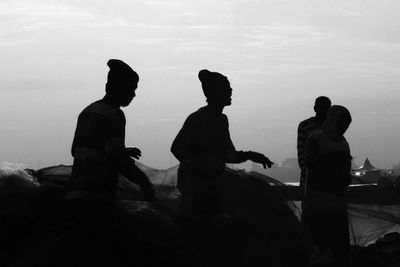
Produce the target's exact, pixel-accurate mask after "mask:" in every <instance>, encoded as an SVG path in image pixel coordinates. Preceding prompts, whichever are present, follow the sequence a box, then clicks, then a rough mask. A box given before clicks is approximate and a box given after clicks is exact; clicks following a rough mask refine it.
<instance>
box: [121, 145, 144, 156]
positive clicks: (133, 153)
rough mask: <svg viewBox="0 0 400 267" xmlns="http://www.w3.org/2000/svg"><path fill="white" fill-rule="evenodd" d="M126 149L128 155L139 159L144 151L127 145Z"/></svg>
mask: <svg viewBox="0 0 400 267" xmlns="http://www.w3.org/2000/svg"><path fill="white" fill-rule="evenodd" d="M125 149H126V152H127V153H128V155H129V156H130V157H132V158H135V159H139V158H140V157H141V156H142V151H140V149H139V148H137V147H127V148H125Z"/></svg>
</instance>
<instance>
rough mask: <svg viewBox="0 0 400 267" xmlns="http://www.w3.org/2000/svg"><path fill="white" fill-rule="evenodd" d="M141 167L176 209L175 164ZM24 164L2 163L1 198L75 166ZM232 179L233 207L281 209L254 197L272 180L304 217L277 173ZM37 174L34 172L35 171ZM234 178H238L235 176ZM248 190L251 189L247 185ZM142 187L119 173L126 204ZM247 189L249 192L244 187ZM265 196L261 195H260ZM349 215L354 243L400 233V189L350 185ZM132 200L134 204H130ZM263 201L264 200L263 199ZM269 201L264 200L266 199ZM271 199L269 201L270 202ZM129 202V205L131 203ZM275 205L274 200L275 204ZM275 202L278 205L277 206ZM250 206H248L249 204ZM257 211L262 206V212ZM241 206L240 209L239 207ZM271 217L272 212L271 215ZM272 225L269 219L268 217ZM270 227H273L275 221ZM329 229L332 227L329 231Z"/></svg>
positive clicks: (63, 176)
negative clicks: (33, 166)
mask: <svg viewBox="0 0 400 267" xmlns="http://www.w3.org/2000/svg"><path fill="white" fill-rule="evenodd" d="M137 165H138V167H139V168H140V169H142V170H143V171H144V172H145V173H146V174H147V175H148V177H149V178H150V180H151V182H152V183H153V184H154V185H155V186H156V195H157V196H156V197H158V198H160V199H162V200H163V203H165V206H167V207H169V208H170V209H172V210H176V209H177V207H178V202H179V198H180V193H179V191H178V190H177V189H176V183H177V169H178V167H177V166H175V167H172V168H169V169H167V170H158V169H155V168H151V167H148V166H145V165H143V164H141V163H139V162H137ZM24 167H25V166H21V165H17V164H11V163H3V164H2V165H1V168H0V197H3V198H4V197H5V196H9V195H10V194H13V192H14V193H18V194H19V193H21V192H34V191H35V190H37V189H38V187H39V183H40V184H41V185H42V186H44V185H47V186H48V185H49V184H50V185H51V186H50V187H51V188H62V187H63V186H64V185H65V184H66V183H67V181H68V177H69V175H70V173H71V166H65V165H60V166H54V167H49V168H44V169H40V170H37V171H29V170H27V169H25V168H24ZM226 170H227V172H226V173H227V174H228V176H230V177H227V178H225V182H224V183H225V188H226V190H225V191H224V194H225V197H226V199H227V200H228V199H229V201H232V203H235V204H230V206H231V207H232V206H234V205H236V206H238V207H239V206H240V203H239V202H240V201H242V202H246V201H247V202H248V201H253V202H254V203H253V204H254V205H253V206H254V207H253V209H254V212H257V211H259V212H263V211H262V210H263V209H264V210H265V207H266V206H267V209H266V210H267V211H268V212H276V211H275V210H276V208H278V206H279V204H277V203H278V202H279V201H274V200H273V199H272V198H271V197H268V196H267V197H265V198H262V197H261V198H255V197H254V196H253V195H254V194H252V193H251V190H253V191H254V190H257V188H264V189H263V190H264V191H265V193H268V190H270V189H268V188H267V187H263V186H262V185H263V184H268V185H270V186H271V188H273V191H275V192H277V193H278V194H275V193H274V194H273V196H278V195H279V198H280V199H283V200H284V201H285V203H286V204H287V206H288V207H289V208H290V209H291V211H292V212H293V214H295V215H296V216H297V218H300V215H301V202H300V201H299V200H300V198H301V193H300V191H299V189H298V187H297V186H292V185H286V184H284V183H282V182H280V181H278V180H276V179H274V178H272V177H268V176H266V175H263V174H260V173H256V172H245V171H241V170H233V169H228V168H227V169H226ZM33 174H34V175H33ZM232 177H234V178H232ZM245 188H247V189H245ZM138 189H139V188H138V187H137V186H136V185H135V184H133V183H131V182H130V181H129V180H127V179H126V178H124V177H120V180H119V184H118V191H119V193H118V197H119V200H120V201H122V202H123V201H125V203H126V205H130V206H133V204H132V201H133V200H134V199H135V197H132V196H135V194H136V195H137V194H138V191H139V190H138ZM246 190H247V191H248V192H245V191H246ZM260 195H262V194H261V193H260ZM348 195H349V201H348V215H349V229H350V240H351V243H352V244H353V245H358V246H367V245H369V244H371V243H373V242H374V241H375V240H377V239H378V238H379V237H381V236H382V235H384V234H386V233H389V232H400V201H399V197H400V191H399V189H398V187H395V188H389V189H388V188H379V187H378V186H376V185H365V186H351V187H349V192H348ZM129 201H131V202H129ZM259 202H261V203H259ZM262 202H264V203H262ZM266 202H269V203H266ZM128 203H130V204H128ZM271 203H272V204H271ZM273 205H276V206H277V207H276V208H273ZM250 206H251V205H250V204H248V205H247V206H246V207H250ZM257 209H258V210H257ZM237 210H239V208H237ZM266 216H267V214H266ZM265 222H266V223H267V222H268V220H265ZM270 227H273V226H272V225H270ZM327 231H329V229H327Z"/></svg>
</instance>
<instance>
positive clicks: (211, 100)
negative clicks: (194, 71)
mask: <svg viewBox="0 0 400 267" xmlns="http://www.w3.org/2000/svg"><path fill="white" fill-rule="evenodd" d="M198 76H199V79H200V81H201V87H202V88H203V92H204V95H205V96H206V98H207V102H208V104H213V105H218V106H223V107H224V106H229V105H231V103H232V102H231V101H232V99H231V97H232V88H231V84H230V83H229V81H228V78H227V77H226V76H224V75H222V74H221V73H218V72H210V71H208V70H201V71H200V72H199V75H198Z"/></svg>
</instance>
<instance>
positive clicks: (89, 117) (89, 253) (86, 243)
mask: <svg viewBox="0 0 400 267" xmlns="http://www.w3.org/2000/svg"><path fill="white" fill-rule="evenodd" d="M107 65H108V66H109V67H110V71H109V73H108V77H107V84H106V95H105V96H104V98H103V99H101V100H99V101H96V102H95V103H92V104H90V105H89V106H88V107H86V108H85V109H84V110H83V111H82V112H81V113H80V115H79V118H78V122H77V127H76V131H75V136H74V140H73V144H72V149H71V152H72V156H73V157H74V164H73V167H72V173H71V179H70V183H69V185H68V189H67V193H66V196H65V198H66V205H67V210H68V212H69V220H70V234H69V242H70V243H71V244H69V247H70V249H71V260H72V261H73V263H72V265H76V264H77V265H79V266H80V265H82V266H86V265H90V266H94V265H96V266H99V265H111V264H112V261H113V253H112V248H113V246H114V245H115V244H113V241H114V240H113V232H114V230H115V210H114V200H115V195H116V185H117V182H118V175H119V174H122V175H124V176H125V177H126V178H128V179H129V180H131V181H132V182H134V183H137V184H138V185H140V186H141V189H142V191H143V193H144V194H145V196H146V197H147V199H148V200H150V201H152V199H153V187H152V185H151V183H150V182H149V179H148V178H147V176H146V175H145V174H144V173H143V172H142V171H141V170H139V169H138V167H137V166H136V165H135V161H134V160H133V159H132V158H131V157H137V156H138V155H139V154H140V153H139V154H138V153H137V151H139V150H137V149H136V150H135V149H133V150H132V149H128V148H126V147H125V116H124V113H123V112H122V110H121V109H120V107H126V106H128V105H129V104H130V102H131V101H132V99H133V98H134V97H135V91H136V88H137V83H138V81H139V76H138V75H137V73H136V72H135V71H133V70H132V69H131V68H130V67H129V66H128V65H127V64H125V63H124V62H122V61H120V60H109V61H108V63H107ZM139 152H140V151H139Z"/></svg>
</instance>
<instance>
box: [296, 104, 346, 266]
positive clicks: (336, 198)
mask: <svg viewBox="0 0 400 267" xmlns="http://www.w3.org/2000/svg"><path fill="white" fill-rule="evenodd" d="M351 120H352V119H351V115H350V112H349V111H348V110H347V109H346V108H345V107H343V106H337V105H334V106H332V107H331V108H330V109H329V112H328V115H327V119H326V121H325V123H324V124H323V125H322V129H321V130H320V131H318V132H315V133H313V134H311V136H310V137H309V138H308V139H307V142H306V145H305V165H306V168H307V178H306V186H305V193H304V200H303V213H302V224H303V226H304V229H305V230H306V233H307V234H308V236H309V239H310V240H311V241H312V242H313V243H314V244H316V245H317V246H318V247H319V249H321V250H322V251H327V250H328V251H332V252H333V256H334V260H335V266H347V265H348V257H349V253H350V241H349V226H348V217H347V206H346V198H345V196H346V189H347V186H348V185H349V184H350V182H351V176H350V172H351V159H352V157H351V154H350V148H349V144H348V143H347V141H346V138H345V137H344V136H343V135H344V133H345V132H346V130H347V128H348V127H349V125H350V123H351Z"/></svg>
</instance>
